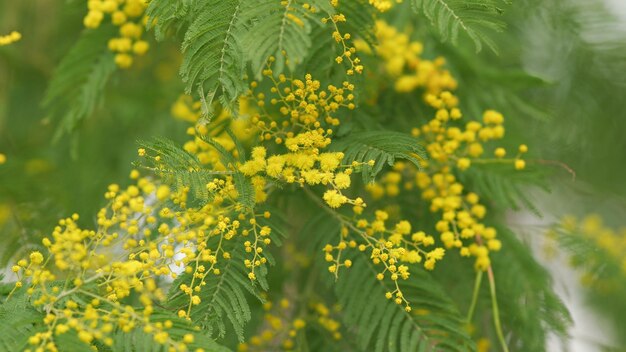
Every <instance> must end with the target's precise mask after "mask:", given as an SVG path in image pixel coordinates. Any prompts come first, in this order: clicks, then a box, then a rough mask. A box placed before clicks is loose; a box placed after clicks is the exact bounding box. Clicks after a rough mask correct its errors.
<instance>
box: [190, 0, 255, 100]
mask: <svg viewBox="0 0 626 352" xmlns="http://www.w3.org/2000/svg"><path fill="white" fill-rule="evenodd" d="M241 7H242V1H239V0H211V1H207V2H203V3H202V4H201V5H200V6H199V7H198V8H195V9H194V10H193V13H192V15H193V16H194V18H193V21H192V22H191V24H190V25H189V28H187V31H186V32H185V39H184V40H183V44H182V51H183V62H182V65H181V67H180V73H181V76H182V78H183V81H184V82H185V83H186V91H187V93H191V92H197V93H198V95H199V96H200V97H201V98H202V100H203V102H204V109H205V111H207V112H208V111H209V109H210V107H211V104H212V102H213V99H214V98H215V97H216V96H219V97H220V101H221V102H222V103H223V105H224V106H226V107H229V108H233V107H234V106H235V105H234V102H235V100H236V99H237V97H238V96H239V94H240V93H242V91H243V89H244V85H243V74H244V71H243V69H244V62H243V60H242V58H243V52H242V49H241V43H240V40H241V39H240V38H241V36H240V33H239V31H240V27H239V21H240V18H239V17H240V16H241Z"/></svg>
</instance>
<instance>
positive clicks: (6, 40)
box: [0, 31, 22, 46]
mask: <svg viewBox="0 0 626 352" xmlns="http://www.w3.org/2000/svg"><path fill="white" fill-rule="evenodd" d="M20 39H22V35H21V34H20V32H16V31H13V32H11V33H9V34H7V35H0V46H3V45H9V44H12V43H15V42H17V41H19V40H20Z"/></svg>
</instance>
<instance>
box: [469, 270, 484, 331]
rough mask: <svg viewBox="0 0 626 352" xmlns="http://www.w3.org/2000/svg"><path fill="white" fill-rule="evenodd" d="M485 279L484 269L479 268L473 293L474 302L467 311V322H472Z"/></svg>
mask: <svg viewBox="0 0 626 352" xmlns="http://www.w3.org/2000/svg"><path fill="white" fill-rule="evenodd" d="M482 280H483V271H482V270H478V273H476V281H475V282H474V293H473V294H472V303H471V304H470V307H469V311H468V312H467V324H471V323H472V317H473V316H474V310H475V309H476V302H477V301H478V292H479V291H480V284H481V282H482Z"/></svg>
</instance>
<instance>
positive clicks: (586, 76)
mask: <svg viewBox="0 0 626 352" xmlns="http://www.w3.org/2000/svg"><path fill="white" fill-rule="evenodd" d="M503 10H504V17H505V21H506V22H507V25H508V27H507V29H506V31H505V32H503V33H500V34H497V35H496V36H495V39H496V42H497V43H498V47H499V53H498V54H495V53H493V52H491V51H489V50H483V51H481V52H480V53H478V54H477V53H476V52H475V50H474V47H473V45H472V44H471V43H461V45H460V46H459V47H451V46H450V44H448V43H444V44H442V43H440V42H439V41H438V40H437V38H436V36H434V35H433V34H432V33H431V32H430V30H429V26H428V23H426V22H425V20H424V21H419V20H418V21H417V24H416V25H415V26H416V28H415V33H416V37H417V38H419V39H422V37H423V41H424V43H425V46H426V48H427V53H428V54H431V55H433V56H434V55H444V56H445V57H447V58H448V60H449V64H450V67H451V69H452V70H453V71H454V73H455V74H456V75H457V76H458V77H459V81H460V82H459V83H460V84H459V86H460V87H462V88H461V89H460V90H459V95H460V96H461V99H462V100H464V101H468V107H467V108H469V111H470V113H475V114H478V113H479V111H481V110H482V109H485V108H495V109H498V110H500V111H502V112H503V113H504V114H505V116H506V117H507V133H509V137H510V139H511V144H512V145H514V144H516V143H517V144H519V143H526V144H528V145H529V146H530V147H531V149H532V150H533V155H534V157H535V158H536V159H535V160H536V162H539V163H542V164H543V165H544V166H545V168H546V169H547V170H549V174H550V182H549V184H550V192H549V193H546V192H544V191H540V190H537V189H534V188H532V187H529V188H528V189H525V190H524V192H527V194H528V195H529V197H532V198H534V199H536V200H538V202H537V204H539V208H540V209H538V211H535V212H533V211H521V212H516V213H512V214H510V217H509V218H510V222H511V224H512V225H513V226H514V228H516V229H518V231H519V235H520V236H522V237H523V238H524V239H525V240H527V241H528V242H529V243H530V244H531V245H532V246H533V248H535V249H536V253H537V256H539V257H540V258H541V259H542V261H543V262H544V263H546V265H547V266H549V267H550V268H551V270H552V271H553V273H554V275H555V285H557V289H558V290H559V292H561V293H562V294H563V297H564V299H565V301H566V303H567V304H568V306H569V307H570V309H571V311H572V315H573V318H574V321H575V325H574V327H573V328H572V332H571V334H572V336H573V338H572V341H570V342H566V343H562V342H561V341H557V340H555V341H553V342H552V345H551V346H553V348H554V349H555V350H559V349H565V350H572V351H601V350H606V349H610V348H613V350H615V348H617V350H624V348H626V347H621V346H626V343H625V339H626V320H625V319H623V318H622V317H623V316H625V315H624V314H626V311H625V310H626V308H624V303H623V302H621V307H622V308H621V309H622V310H620V308H619V305H618V303H620V302H618V301H617V300H619V297H613V298H609V301H608V302H607V301H606V299H607V298H606V297H605V298H602V296H597V295H595V296H594V294H593V292H591V291H593V288H589V287H586V286H584V285H582V284H581V280H580V276H581V271H580V270H575V269H574V268H572V267H571V265H570V261H569V260H568V255H567V254H565V253H560V252H559V248H558V245H554V244H550V243H546V242H547V240H546V236H545V234H546V231H547V230H548V228H549V227H550V226H551V225H552V224H553V223H555V222H558V221H560V220H559V219H561V217H562V216H564V215H565V214H573V215H574V216H577V217H584V216H586V215H587V214H592V213H593V214H599V215H600V216H601V217H602V219H603V221H604V223H605V224H606V226H608V227H611V228H614V229H616V236H625V235H624V233H623V232H622V233H621V235H619V232H618V231H617V230H618V229H620V228H622V227H625V226H626V200H625V196H626V182H625V176H624V175H626V137H625V136H624V134H625V133H626V2H625V1H624V0H606V1H602V0H519V1H514V2H513V4H512V5H506V4H505V3H503ZM84 14H85V2H83V1H63V0H22V1H15V0H0V34H6V33H9V32H10V31H12V30H17V31H19V32H21V33H22V36H23V38H22V40H21V41H20V42H18V43H15V44H13V45H10V46H6V47H0V153H3V154H5V155H6V157H7V161H6V163H5V164H3V165H1V166H0V267H5V266H6V265H7V264H8V263H9V262H10V261H11V260H12V259H13V258H15V257H17V256H19V255H20V254H21V253H23V252H24V251H27V250H29V249H30V248H29V247H32V246H37V243H39V241H40V239H41V238H42V237H43V236H44V235H45V234H46V233H47V232H48V231H50V229H52V227H53V226H54V224H55V223H56V221H57V219H58V218H60V217H64V216H67V215H68V214H71V213H74V212H77V213H80V214H83V216H84V217H89V216H91V217H92V218H93V217H95V213H96V211H97V209H99V207H101V206H102V201H101V199H102V193H103V192H104V190H105V188H106V186H107V185H108V184H110V183H116V182H119V183H124V182H125V180H126V179H127V175H128V173H129V172H130V170H131V169H132V164H131V163H132V161H133V160H134V159H135V157H136V148H137V145H136V141H137V140H138V139H142V138H147V137H150V136H153V135H163V134H166V135H168V136H169V137H170V138H173V139H175V140H176V139H181V138H184V129H185V127H186V125H185V124H182V123H180V122H179V121H176V120H174V119H172V118H171V115H170V107H171V105H172V104H173V103H174V101H175V100H176V98H177V97H178V95H179V94H180V92H181V91H182V84H181V82H180V79H179V78H178V75H177V68H178V64H179V60H180V58H179V56H178V55H179V54H178V47H177V44H176V43H175V42H174V41H171V42H168V41H166V42H163V43H159V44H158V45H156V43H154V42H152V44H153V45H152V46H153V48H152V49H151V51H150V53H149V55H146V56H144V57H143V58H141V59H140V61H139V63H138V64H137V65H135V66H134V67H133V69H132V70H129V71H121V72H117V73H116V74H115V75H114V76H113V79H112V81H111V82H110V83H109V84H108V86H107V89H106V91H105V94H104V95H105V96H104V97H103V98H104V99H102V100H101V103H100V104H99V105H98V107H97V108H96V109H95V111H94V113H93V114H91V115H90V117H89V118H87V119H85V120H83V121H81V123H80V124H79V125H77V126H76V127H75V128H73V129H72V132H71V133H68V132H67V131H66V132H62V133H60V132H59V131H60V126H61V124H62V119H60V118H59V116H55V115H54V114H51V112H50V111H48V110H47V109H45V108H43V106H42V100H43V98H44V95H45V90H46V87H47V85H48V83H49V81H50V78H51V77H52V75H53V72H54V69H55V67H56V65H57V64H58V63H59V62H60V60H61V58H62V57H63V56H64V55H65V54H66V53H67V52H68V50H69V49H70V47H71V45H72V44H73V43H74V42H75V40H76V39H77V38H78V37H79V35H80V33H81V31H82V30H83V28H82V27H83V25H82V17H83V16H84ZM420 33H421V34H420ZM420 36H422V37H420ZM476 116H479V115H476ZM537 213H539V214H541V216H539V215H537ZM546 247H550V248H551V250H550V252H551V253H550V254H547V253H546ZM555 247H556V248H555ZM623 255H624V256H626V254H623ZM625 263H626V262H625ZM625 267H626V265H625ZM624 275H625V276H626V274H624ZM598 299H600V300H602V299H603V300H604V302H602V303H603V304H598V302H597V301H598ZM611 299H615V300H616V301H615V302H611V301H610V300H611ZM621 299H622V301H623V300H626V298H624V297H621ZM607 303H608V306H609V309H607V307H606V306H607ZM613 303H615V304H613ZM610 307H615V308H614V309H610ZM610 346H612V347H610Z"/></svg>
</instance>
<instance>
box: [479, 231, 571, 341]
mask: <svg viewBox="0 0 626 352" xmlns="http://www.w3.org/2000/svg"><path fill="white" fill-rule="evenodd" d="M498 238H500V240H501V241H502V247H503V251H502V252H501V253H498V254H496V255H494V256H493V263H494V271H495V278H496V282H497V286H496V287H497V292H498V300H499V306H500V310H501V317H502V320H503V323H504V324H505V326H509V327H516V328H515V329H509V331H511V336H510V344H509V345H510V347H511V350H512V351H545V350H546V347H545V341H546V338H547V337H548V332H551V333H554V334H555V335H556V336H558V337H559V338H566V337H567V335H568V328H569V327H570V326H571V324H572V318H571V316H570V315H569V312H568V310H567V307H566V306H565V305H564V303H563V301H561V299H560V298H559V296H558V295H557V294H556V292H555V291H554V285H553V282H552V278H551V276H550V274H549V273H548V271H547V270H546V269H545V268H544V267H543V266H542V265H541V264H539V263H538V262H537V260H536V259H535V258H534V257H533V256H532V254H531V253H530V251H529V248H528V246H526V245H525V244H524V243H522V242H521V241H520V240H519V239H518V238H517V237H516V236H515V234H514V233H513V232H511V231H510V230H509V229H507V228H503V227H500V228H498ZM487 295H488V293H487V292H486V290H485V291H484V298H483V299H484V301H487V302H488V301H489V297H488V296H487ZM519 302H524V303H523V304H519ZM477 321H480V319H478V318H477Z"/></svg>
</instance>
